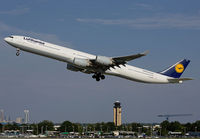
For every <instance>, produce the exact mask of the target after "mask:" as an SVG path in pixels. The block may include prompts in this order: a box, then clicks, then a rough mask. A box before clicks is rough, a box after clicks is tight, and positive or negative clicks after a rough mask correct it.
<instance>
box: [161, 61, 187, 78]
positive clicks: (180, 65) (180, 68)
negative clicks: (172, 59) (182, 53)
mask: <svg viewBox="0 0 200 139" xmlns="http://www.w3.org/2000/svg"><path fill="white" fill-rule="evenodd" d="M189 63H190V60H187V59H183V60H181V61H179V62H177V63H176V64H174V65H172V66H171V67H169V68H168V69H166V70H164V71H162V72H160V73H161V74H163V75H166V76H169V77H173V78H179V77H181V75H182V73H183V72H184V71H185V69H186V67H187V65H188V64H189Z"/></svg>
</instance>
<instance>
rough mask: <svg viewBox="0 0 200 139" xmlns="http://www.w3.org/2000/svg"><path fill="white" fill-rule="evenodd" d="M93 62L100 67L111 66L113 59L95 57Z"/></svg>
mask: <svg viewBox="0 0 200 139" xmlns="http://www.w3.org/2000/svg"><path fill="white" fill-rule="evenodd" d="M95 62H96V63H98V64H101V65H106V66H109V65H112V64H113V59H112V58H110V57H106V56H97V57H96V61H95Z"/></svg>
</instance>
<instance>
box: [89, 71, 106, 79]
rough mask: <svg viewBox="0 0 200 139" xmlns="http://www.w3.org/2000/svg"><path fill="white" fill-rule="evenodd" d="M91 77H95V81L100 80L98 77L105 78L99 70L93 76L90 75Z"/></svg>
mask: <svg viewBox="0 0 200 139" xmlns="http://www.w3.org/2000/svg"><path fill="white" fill-rule="evenodd" d="M92 78H93V79H96V81H100V79H102V80H103V79H105V75H103V74H101V73H100V72H98V73H95V74H94V75H93V76H92Z"/></svg>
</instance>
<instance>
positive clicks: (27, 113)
mask: <svg viewBox="0 0 200 139" xmlns="http://www.w3.org/2000/svg"><path fill="white" fill-rule="evenodd" d="M24 113H25V118H24V123H25V124H28V123H29V110H24Z"/></svg>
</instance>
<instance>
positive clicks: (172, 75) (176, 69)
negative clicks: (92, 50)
mask: <svg viewBox="0 0 200 139" xmlns="http://www.w3.org/2000/svg"><path fill="white" fill-rule="evenodd" d="M4 40H5V41H6V42H7V43H8V44H10V45H11V46H13V47H15V48H16V50H17V52H16V55H17V56H19V55H20V50H22V51H26V52H30V53H33V54H37V55H40V56H44V57H48V58H52V59H55V60H59V61H62V62H65V63H67V69H68V70H71V71H75V72H83V73H87V74H93V75H92V78H94V79H96V81H100V80H103V79H105V75H113V76H118V77H121V78H124V79H128V80H131V81H136V82H141V83H151V84H168V83H183V81H187V80H192V79H191V78H180V77H181V75H182V73H183V72H184V71H185V69H186V67H187V66H188V64H189V63H190V60H187V59H183V60H181V61H179V62H177V63H176V64H174V65H172V66H170V67H169V68H167V69H166V70H164V71H162V72H152V71H149V70H146V69H142V68H138V67H134V66H131V65H128V64H127V63H128V62H129V61H131V60H134V59H137V58H140V57H143V56H146V55H147V54H148V51H146V52H144V53H138V54H134V55H128V56H120V57H107V56H101V55H92V54H88V53H85V52H81V51H77V50H73V49H70V48H67V47H62V46H59V45H55V44H52V43H48V42H45V41H41V40H38V39H34V38H31V37H26V36H18V35H11V36H8V37H6V38H4Z"/></svg>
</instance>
